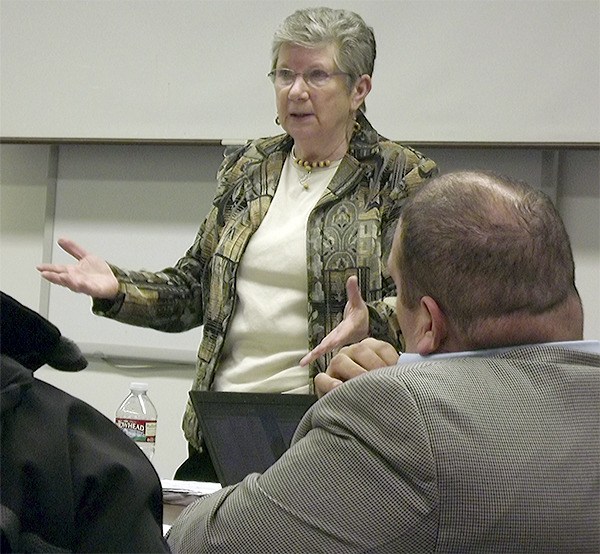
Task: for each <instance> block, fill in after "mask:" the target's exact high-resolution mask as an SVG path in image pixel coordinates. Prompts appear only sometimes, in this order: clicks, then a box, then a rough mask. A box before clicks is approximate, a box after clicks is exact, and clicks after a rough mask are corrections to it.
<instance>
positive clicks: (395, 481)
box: [168, 371, 437, 553]
mask: <svg viewBox="0 0 600 554" xmlns="http://www.w3.org/2000/svg"><path fill="white" fill-rule="evenodd" d="M436 499H437V488H436V479H435V466H434V462H433V459H432V454H431V449H430V446H429V440H428V435H427V429H426V427H425V424H424V422H423V419H422V417H421V415H420V413H419V411H418V408H417V406H416V405H415V403H414V401H413V399H412V398H411V395H410V394H409V392H408V391H407V390H406V389H405V388H404V387H403V386H402V384H401V383H400V382H398V381H397V380H396V379H394V378H393V377H389V376H386V374H385V372H383V371H382V372H373V373H371V374H367V375H365V376H364V377H360V378H356V379H353V380H351V381H349V382H347V383H345V384H344V385H342V386H340V387H338V388H337V389H336V390H334V391H333V392H331V393H329V394H328V395H326V396H325V397H324V398H323V399H321V400H320V401H319V402H317V403H316V404H315V405H314V406H313V407H312V408H311V409H310V410H309V412H308V413H307V414H306V415H305V417H304V419H303V420H302V422H301V423H300V425H299V427H298V430H297V432H296V436H295V437H294V444H293V445H292V447H291V448H290V449H289V450H288V451H287V452H286V453H285V454H284V455H283V456H282V457H281V458H280V459H279V461H278V462H276V463H275V464H274V465H273V466H272V467H271V468H269V469H268V470H267V471H266V472H265V473H264V474H262V475H259V474H252V475H249V476H248V477H246V478H245V479H244V480H243V481H242V482H241V483H239V484H237V485H235V486H232V487H227V488H224V489H222V490H221V491H219V492H217V493H215V494H214V495H211V496H209V497H207V498H205V499H202V500H200V501H198V502H196V503H194V504H192V505H191V506H189V507H188V508H187V509H186V510H185V511H184V512H183V513H182V515H181V516H180V517H179V518H178V520H177V521H176V522H175V524H174V525H173V527H172V528H171V531H170V534H169V536H168V542H169V545H170V547H171V549H172V551H173V552H179V553H185V552H192V551H194V552H207V553H208V552H217V551H218V552H220V553H233V552H257V553H258V552H261V553H266V552H298V551H307V550H309V551H311V552H328V553H330V552H344V553H352V552H367V551H368V552H371V551H372V552H381V553H384V552H403V551H407V552H408V551H410V552H421V551H425V550H428V549H431V550H432V549H433V545H434V541H435V529H436V526H437V503H436Z"/></svg>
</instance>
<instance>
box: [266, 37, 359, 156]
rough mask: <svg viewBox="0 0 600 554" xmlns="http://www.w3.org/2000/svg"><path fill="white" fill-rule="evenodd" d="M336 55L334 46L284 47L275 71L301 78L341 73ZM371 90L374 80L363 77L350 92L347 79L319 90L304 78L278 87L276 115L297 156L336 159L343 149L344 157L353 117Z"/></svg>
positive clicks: (343, 77) (334, 79) (335, 80)
mask: <svg viewBox="0 0 600 554" xmlns="http://www.w3.org/2000/svg"><path fill="white" fill-rule="evenodd" d="M333 53H334V46H333V45H327V46H324V47H321V48H304V47H302V46H297V45H292V44H284V45H283V46H282V47H281V50H280V51H279V57H278V59H277V66H276V68H277V69H282V68H286V69H291V70H292V71H293V72H294V73H300V74H304V73H306V72H308V71H310V70H313V69H321V70H324V71H326V72H327V73H334V72H337V71H339V69H338V68H337V67H336V65H335V63H334V61H333ZM370 89H371V80H370V78H369V77H368V76H367V75H363V76H362V77H361V78H360V79H359V80H358V81H357V82H356V83H355V84H354V85H353V86H352V89H351V90H350V91H348V77H347V76H346V75H334V76H332V77H331V79H329V81H328V82H327V83H325V84H324V85H323V86H320V87H314V86H310V85H309V84H307V83H306V82H305V81H304V79H303V78H302V76H301V75H297V76H296V79H295V81H294V82H293V83H292V84H290V85H288V86H278V85H277V84H276V85H275V95H276V102H277V114H278V116H279V121H280V124H281V126H282V127H283V129H284V130H285V131H286V132H287V133H288V134H289V135H290V136H292V137H293V139H294V142H295V148H296V155H297V156H299V157H303V158H308V159H316V158H319V159H323V158H324V157H328V158H329V157H331V158H333V157H334V154H335V153H337V152H336V151H337V150H340V149H341V150H342V155H343V153H345V151H346V149H347V145H348V139H349V136H350V133H351V131H352V125H353V120H354V113H355V112H356V110H357V109H358V107H359V106H360V104H361V103H362V101H363V99H364V98H365V96H366V95H367V94H368V93H369V91H370ZM342 143H343V144H342Z"/></svg>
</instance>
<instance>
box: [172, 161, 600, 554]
mask: <svg viewBox="0 0 600 554" xmlns="http://www.w3.org/2000/svg"><path fill="white" fill-rule="evenodd" d="M388 265H389V270H390V273H391V275H392V277H393V278H394V281H395V283H396V287H397V292H398V297H397V314H398V320H399V324H400V327H401V329H402V331H403V334H404V337H405V340H406V352H407V353H408V354H402V356H401V357H400V361H399V362H398V364H397V365H395V366H393V367H387V368H385V369H377V370H375V371H370V372H365V374H364V375H361V376H360V377H358V378H356V379H352V380H349V381H348V382H347V383H345V384H344V385H343V386H337V385H339V384H340V382H341V381H343V380H345V379H347V378H348V377H351V376H353V375H354V374H356V373H360V372H363V369H364V368H366V369H370V368H372V367H377V365H380V363H384V364H389V363H392V361H394V358H397V355H396V354H395V353H394V352H390V350H389V349H388V348H387V347H385V346H383V345H382V343H379V342H378V341H374V340H373V339H366V341H363V343H361V344H359V345H355V346H353V347H350V348H348V349H345V350H343V351H342V352H340V354H339V355H338V356H337V357H336V358H335V359H334V361H333V362H332V365H331V366H330V369H329V370H328V374H323V375H320V376H318V381H317V387H318V388H319V390H320V391H321V393H324V392H325V391H327V390H330V389H335V390H332V392H330V393H328V394H326V395H325V396H324V397H323V398H322V399H321V400H320V401H319V402H317V404H315V405H314V406H313V408H311V409H310V410H309V412H308V413H307V414H306V416H305V417H304V419H303V420H302V422H301V423H300V425H299V427H298V430H297V432H296V436H295V438H294V441H293V445H292V447H291V448H290V450H289V451H288V452H286V453H285V454H284V456H283V457H282V458H281V459H280V460H279V461H278V462H277V463H276V464H274V465H273V466H272V467H271V468H270V469H269V470H267V471H266V472H265V473H264V474H263V475H258V474H253V475H250V476H248V477H247V478H246V479H245V480H244V481H242V482H241V483H239V484H238V485H235V486H234V487H228V488H225V489H223V490H221V491H219V492H218V493H216V494H214V495H211V496H210V497H208V498H206V499H203V500H200V501H199V502H197V503H195V504H193V505H192V506H190V507H189V508H188V509H187V510H186V511H185V512H184V513H183V514H182V515H181V516H180V518H179V519H178V520H177V521H176V523H175V525H174V526H173V528H172V529H171V533H170V536H169V543H170V546H171V548H172V550H173V551H174V552H192V551H194V552H217V551H218V552H221V553H223V552H241V551H243V552H344V553H349V552H377V553H383V552H410V553H417V552H511V553H516V552H570V553H572V552H597V551H598V549H599V546H600V541H599V534H598V521H599V520H600V509H599V498H600V496H599V495H600V487H599V472H598V459H599V457H600V445H599V433H598V421H599V407H598V406H599V401H600V343H598V342H597V341H582V340H581V339H582V329H583V314H582V307H581V301H580V298H579V295H578V293H577V290H576V288H575V284H574V264H573V256H572V252H571V247H570V244H569V239H568V236H567V234H566V231H565V229H564V226H563V224H562V222H561V220H560V217H559V215H558V213H557V212H556V210H555V209H554V206H553V205H552V203H551V202H550V200H549V199H548V198H546V197H545V196H544V195H543V194H541V193H540V192H538V191H535V190H533V189H531V188H530V187H528V186H526V185H523V184H521V183H516V182H512V181H510V180H509V179H506V178H504V177H500V176H496V175H492V174H485V173H475V172H463V173H455V174H448V175H445V176H442V177H439V178H437V179H434V180H433V181H432V182H431V183H429V184H428V185H426V186H425V187H424V188H423V190H422V191H420V192H419V193H418V194H417V195H416V196H415V197H414V199H413V200H411V202H410V203H408V204H407V205H406V207H405V208H404V211H403V214H402V216H401V219H400V222H399V224H398V228H397V231H396V236H395V238H394V244H393V248H392V253H391V256H390V260H389V264H388ZM378 358H379V359H380V361H379V362H378V361H377V359H378ZM390 359H391V361H390ZM406 361H408V362H409V363H405V362H406Z"/></svg>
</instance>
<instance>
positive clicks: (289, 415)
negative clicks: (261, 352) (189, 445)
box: [190, 391, 317, 486]
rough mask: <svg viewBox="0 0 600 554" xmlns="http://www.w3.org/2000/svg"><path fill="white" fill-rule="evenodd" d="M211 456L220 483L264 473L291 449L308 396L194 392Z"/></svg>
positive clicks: (311, 402)
mask: <svg viewBox="0 0 600 554" xmlns="http://www.w3.org/2000/svg"><path fill="white" fill-rule="evenodd" d="M190 398H191V400H192V404H193V405H194V410H195V411H196V415H197V416H198V421H199V423H200V429H201V431H202V435H203V438H204V443H205V444H206V448H207V450H208V454H209V456H210V458H211V461H212V463H213V465H214V467H215V471H216V473H217V476H218V478H219V481H220V483H221V485H223V486H227V485H232V484H235V483H238V482H239V481H241V480H242V479H243V478H244V477H245V476H246V475H248V474H249V473H253V472H260V473H262V472H263V471H265V470H266V469H267V468H268V467H270V466H271V465H273V463H274V462H275V461H276V460H278V459H279V457H280V456H281V455H282V454H283V453H284V452H285V451H286V450H287V449H288V448H289V446H290V442H291V440H292V436H293V435H294V431H295V430H296V427H297V426H298V423H299V422H300V419H302V416H303V415H304V413H305V412H306V411H307V410H308V408H309V407H310V406H311V405H312V404H313V403H314V402H315V401H316V400H317V397H316V396H313V395H308V394H271V393H240V392H217V391H190Z"/></svg>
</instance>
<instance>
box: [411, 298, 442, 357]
mask: <svg viewBox="0 0 600 554" xmlns="http://www.w3.org/2000/svg"><path fill="white" fill-rule="evenodd" d="M418 311H419V313H418V317H417V325H418V331H419V333H418V334H419V339H418V341H417V352H418V353H419V354H421V355H422V356H427V355H428V354H435V353H436V352H438V351H439V350H440V348H441V345H442V344H444V341H445V339H446V336H447V334H448V326H447V320H446V316H445V314H444V312H442V310H441V308H440V307H439V306H438V303H437V302H436V301H435V300H434V299H433V298H431V296H423V298H421V302H420V303H419V308H418Z"/></svg>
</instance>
